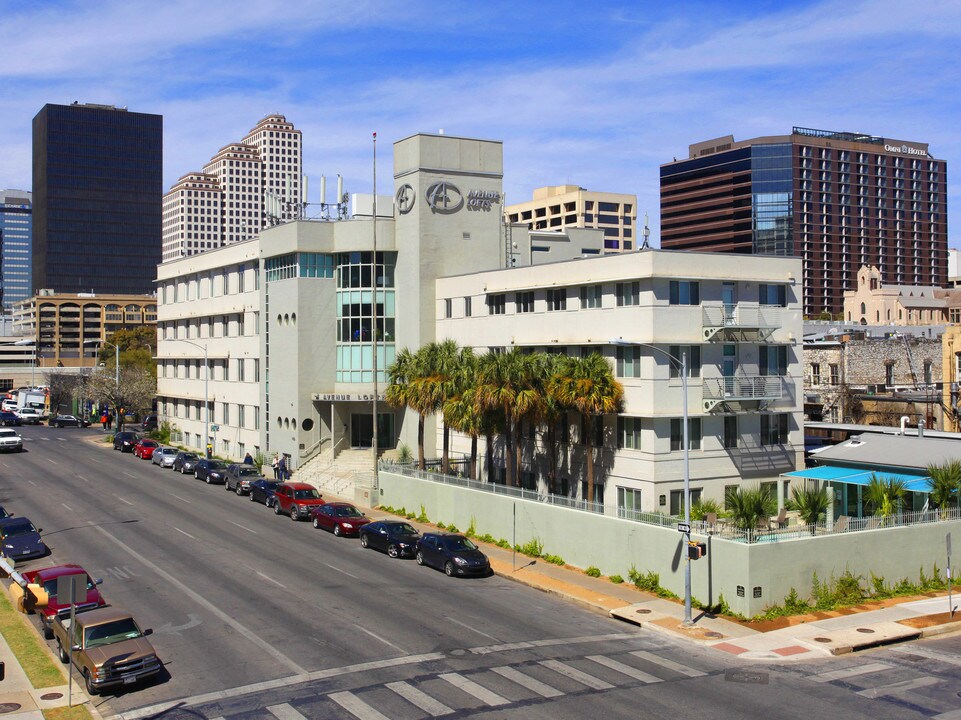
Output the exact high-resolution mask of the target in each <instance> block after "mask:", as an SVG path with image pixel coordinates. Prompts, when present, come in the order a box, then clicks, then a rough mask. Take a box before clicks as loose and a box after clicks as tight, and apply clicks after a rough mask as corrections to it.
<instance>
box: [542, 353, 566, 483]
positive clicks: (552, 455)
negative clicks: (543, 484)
mask: <svg viewBox="0 0 961 720" xmlns="http://www.w3.org/2000/svg"><path fill="white" fill-rule="evenodd" d="M543 362H544V372H545V374H546V377H544V378H543V380H544V382H543V388H542V398H541V400H542V408H541V409H542V412H543V421H544V424H545V429H544V447H545V449H546V451H547V489H548V492H550V493H551V494H554V493H555V492H557V449H558V445H559V442H558V439H557V427H558V424H559V423H560V422H561V421H564V422H566V421H567V406H566V405H564V404H563V403H562V402H561V400H560V398H558V397H557V395H556V394H555V392H554V391H555V385H554V383H552V382H551V378H553V377H554V376H555V375H557V374H558V373H559V372H560V370H561V367H562V365H563V362H564V357H563V356H562V355H546V356H545V357H544V360H543Z"/></svg>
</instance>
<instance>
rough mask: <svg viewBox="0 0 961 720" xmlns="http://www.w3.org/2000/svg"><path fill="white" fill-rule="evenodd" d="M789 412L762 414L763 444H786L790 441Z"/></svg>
mask: <svg viewBox="0 0 961 720" xmlns="http://www.w3.org/2000/svg"><path fill="white" fill-rule="evenodd" d="M789 417H790V416H789V415H788V414H787V413H782V414H780V415H761V445H784V444H786V443H787V441H788V437H787V433H788V418H789Z"/></svg>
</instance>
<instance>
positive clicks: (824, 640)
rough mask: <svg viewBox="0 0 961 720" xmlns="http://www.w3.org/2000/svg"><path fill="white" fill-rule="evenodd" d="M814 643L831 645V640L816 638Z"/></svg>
mask: <svg viewBox="0 0 961 720" xmlns="http://www.w3.org/2000/svg"><path fill="white" fill-rule="evenodd" d="M814 642H822V643H829V642H831V638H814Z"/></svg>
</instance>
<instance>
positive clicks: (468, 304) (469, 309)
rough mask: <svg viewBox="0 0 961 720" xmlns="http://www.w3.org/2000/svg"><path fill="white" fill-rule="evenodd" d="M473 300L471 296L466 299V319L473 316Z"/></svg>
mask: <svg viewBox="0 0 961 720" xmlns="http://www.w3.org/2000/svg"><path fill="white" fill-rule="evenodd" d="M471 299H472V298H471V297H470V296H467V297H465V298H464V317H470V316H471Z"/></svg>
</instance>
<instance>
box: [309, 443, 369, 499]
mask: <svg viewBox="0 0 961 720" xmlns="http://www.w3.org/2000/svg"><path fill="white" fill-rule="evenodd" d="M373 474H374V462H373V457H372V456H371V451H370V448H359V449H348V450H341V451H340V452H339V453H338V454H337V457H336V458H334V457H333V451H332V450H325V451H324V452H322V453H320V454H319V455H317V456H316V457H313V458H311V459H310V460H309V461H308V462H307V463H305V464H304V465H303V466H302V467H300V468H298V469H297V470H296V471H295V472H294V474H293V476H292V478H291V479H292V480H294V481H296V482H304V483H309V484H310V485H313V486H314V487H316V488H317V489H318V490H319V491H320V493H321V494H322V495H336V496H338V497H344V498H347V499H349V500H353V499H354V488H355V487H357V486H358V485H364V486H369V485H370V484H371V480H372V478H373Z"/></svg>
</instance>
